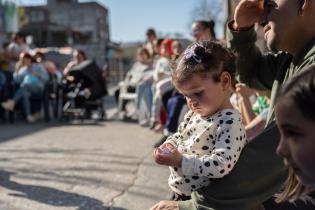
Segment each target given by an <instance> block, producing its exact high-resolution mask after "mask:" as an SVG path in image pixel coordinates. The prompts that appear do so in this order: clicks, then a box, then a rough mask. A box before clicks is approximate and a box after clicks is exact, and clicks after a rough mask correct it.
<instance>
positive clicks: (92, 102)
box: [63, 60, 106, 120]
mask: <svg viewBox="0 0 315 210" xmlns="http://www.w3.org/2000/svg"><path fill="white" fill-rule="evenodd" d="M64 84H65V85H64V101H65V103H64V106H63V114H64V117H65V118H66V119H67V118H68V119H69V120H70V119H77V118H79V119H82V120H83V119H91V117H92V115H91V114H92V112H94V113H93V114H95V113H96V115H97V119H102V118H103V116H104V110H103V108H102V100H101V99H102V96H104V95H105V94H106V89H105V81H104V80H103V78H102V71H101V69H100V68H99V67H98V66H97V65H96V63H95V62H94V61H92V60H86V61H84V62H83V63H81V64H79V65H77V66H75V67H73V68H72V69H70V71H69V73H68V74H67V76H66V79H65V81H64ZM94 118H95V117H94Z"/></svg>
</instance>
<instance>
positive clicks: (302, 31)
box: [153, 0, 315, 210]
mask: <svg viewBox="0 0 315 210" xmlns="http://www.w3.org/2000/svg"><path fill="white" fill-rule="evenodd" d="M256 23H261V24H263V26H264V39H265V40H266V43H267V47H268V48H269V49H270V50H271V51H273V52H270V53H267V54H262V53H261V52H260V51H259V50H258V48H257V47H256V46H255V41H256V33H255V31H254V24H256ZM314 25H315V0H265V1H263V0H241V1H240V2H239V4H238V6H237V8H236V11H235V14H234V20H233V21H231V22H230V23H229V24H228V29H227V44H228V47H230V48H231V49H232V50H233V51H235V52H237V53H238V55H239V60H238V67H237V74H238V76H237V77H238V79H239V80H240V82H242V83H245V84H247V85H248V86H249V87H251V88H255V89H259V90H272V94H271V104H270V111H269V114H268V118H267V127H266V128H265V130H264V131H263V132H262V133H261V134H260V135H258V136H257V137H255V138H254V139H253V140H252V141H251V142H250V143H249V144H248V145H247V146H246V147H245V148H244V150H243V153H242V156H241V158H240V160H239V162H238V164H237V165H236V166H235V168H234V169H233V171H232V172H231V173H230V174H229V176H226V177H224V178H223V179H221V180H220V181H219V180H214V181H213V182H212V183H211V187H205V188H202V189H200V190H198V191H196V192H193V193H192V199H191V200H188V201H181V202H175V201H161V202H160V203H158V205H156V206H155V208H153V210H164V209H168V210H177V209H179V210H188V209H190V210H191V209H220V210H222V209H224V210H232V209H233V210H235V209H240V210H253V209H262V208H264V207H263V205H262V203H263V202H264V201H266V200H268V199H269V198H270V197H272V196H273V195H274V194H275V193H277V192H279V191H280V189H281V186H282V185H283V183H284V181H285V179H286V178H287V177H288V171H287V169H286V168H285V166H284V164H283V161H282V160H281V159H280V158H279V157H278V156H277V155H276V153H275V150H276V147H277V143H278V142H279V139H280V134H279V131H278V129H277V127H276V125H275V122H274V104H275V101H276V94H275V93H276V92H277V91H278V89H279V87H280V86H281V85H282V84H284V83H286V82H287V81H289V80H290V79H291V78H292V77H293V76H294V75H295V74H297V73H298V72H301V71H303V69H304V67H306V66H309V65H311V64H313V63H315V27H313V26H314ZM244 186H246V187H244ZM266 209H268V208H266ZM274 209H277V207H275V208H274ZM278 209H279V208H278ZM300 209H305V208H304V207H301V208H300Z"/></svg>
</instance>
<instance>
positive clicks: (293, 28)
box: [262, 0, 315, 55]
mask: <svg viewBox="0 0 315 210" xmlns="http://www.w3.org/2000/svg"><path fill="white" fill-rule="evenodd" d="M264 10H265V13H264V17H263V20H262V22H263V25H264V32H265V39H266V42H267V46H268V48H269V49H271V50H273V51H277V50H282V51H287V52H290V53H292V54H293V55H294V54H296V53H298V52H299V51H300V50H301V49H302V48H303V47H304V46H305V44H306V43H307V42H309V41H310V40H311V39H313V38H315V27H314V25H315V0H265V1H264Z"/></svg>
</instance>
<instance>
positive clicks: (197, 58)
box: [184, 43, 202, 63]
mask: <svg viewBox="0 0 315 210" xmlns="http://www.w3.org/2000/svg"><path fill="white" fill-rule="evenodd" d="M197 46H200V45H199V44H197V43H196V44H193V45H192V46H191V47H189V48H187V49H186V51H185V52H184V56H185V58H186V59H187V60H188V59H190V58H193V59H194V60H195V61H196V62H197V63H201V62H202V60H201V58H200V56H198V55H196V53H195V49H196V47H197Z"/></svg>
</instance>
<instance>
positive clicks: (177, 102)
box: [166, 95, 186, 133]
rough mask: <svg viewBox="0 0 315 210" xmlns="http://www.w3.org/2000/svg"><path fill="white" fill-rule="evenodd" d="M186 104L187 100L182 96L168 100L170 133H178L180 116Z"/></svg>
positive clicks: (167, 126) (168, 127)
mask: <svg viewBox="0 0 315 210" xmlns="http://www.w3.org/2000/svg"><path fill="white" fill-rule="evenodd" d="M185 103H186V100H185V98H184V97H183V96H182V95H176V96H173V97H172V98H170V99H169V100H168V102H167V122H166V130H167V131H168V132H169V133H175V132H176V130H177V127H178V119H179V115H180V113H181V110H182V107H183V106H184V104H185Z"/></svg>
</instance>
